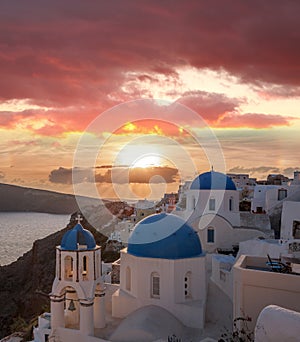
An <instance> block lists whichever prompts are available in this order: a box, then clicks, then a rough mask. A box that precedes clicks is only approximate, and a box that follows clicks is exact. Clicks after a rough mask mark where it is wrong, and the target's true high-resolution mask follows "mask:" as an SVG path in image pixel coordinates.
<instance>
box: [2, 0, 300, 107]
mask: <svg viewBox="0 0 300 342" xmlns="http://www.w3.org/2000/svg"><path fill="white" fill-rule="evenodd" d="M299 10H300V3H299V2H297V1H291V0H290V1H289V0H287V1H284V2H283V1H279V0H275V1H272V6H270V5H269V4H268V3H265V2H262V1H259V0H252V1H243V2H240V1H238V0H231V1H221V2H220V1H217V0H212V1H209V2H199V1H196V0H195V1H189V2H188V3H185V2H182V1H179V0H177V1H167V2H164V3H161V2H159V1H151V2H145V1H138V0H135V1H130V2H123V1H116V2H102V1H83V0H75V1H73V2H72V7H71V8H70V6H69V3H68V2H64V1H57V0H54V1H52V2H51V5H49V6H44V5H43V4H42V3H41V2H39V1H38V0H28V1H26V5H25V4H23V3H22V2H20V1H17V0H11V1H6V2H1V5H0V32H1V34H0V45H1V54H0V71H1V75H2V77H1V80H0V90H1V91H0V93H1V97H2V99H12V98H19V99H26V98H29V99H32V100H33V101H34V102H35V103H37V104H40V105H41V104H43V105H45V106H53V105H55V107H57V106H59V105H61V106H66V105H76V104H81V105H82V104H91V103H93V104H94V103H96V102H98V103H99V102H102V103H105V102H106V103H107V102H108V99H107V94H110V93H113V92H115V91H116V90H119V88H120V87H121V86H122V84H123V83H124V82H125V81H127V75H128V73H130V72H132V71H135V72H137V73H138V76H137V79H139V80H145V78H148V79H151V80H152V81H153V80H155V79H156V75H164V76H166V77H173V78H176V75H177V71H176V70H177V69H178V68H180V67H183V66H193V67H196V68H199V69H204V68H206V69H211V70H226V71H227V72H229V73H230V74H233V75H235V76H237V77H239V78H240V79H241V80H243V81H244V82H250V83H254V84H259V83H261V84H264V85H265V84H266V83H270V84H281V85H293V86H299V85H300V78H299V58H300V48H299V44H298V42H299V32H300V30H299V16H298V13H299Z"/></svg>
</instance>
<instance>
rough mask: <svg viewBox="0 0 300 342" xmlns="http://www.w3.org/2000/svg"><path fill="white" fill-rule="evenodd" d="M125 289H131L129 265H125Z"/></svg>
mask: <svg viewBox="0 0 300 342" xmlns="http://www.w3.org/2000/svg"><path fill="white" fill-rule="evenodd" d="M126 290H127V291H131V269H130V267H129V266H127V267H126Z"/></svg>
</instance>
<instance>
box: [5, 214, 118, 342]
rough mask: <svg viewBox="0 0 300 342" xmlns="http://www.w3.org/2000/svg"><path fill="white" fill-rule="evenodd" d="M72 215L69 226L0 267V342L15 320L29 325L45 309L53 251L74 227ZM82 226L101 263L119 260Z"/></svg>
mask: <svg viewBox="0 0 300 342" xmlns="http://www.w3.org/2000/svg"><path fill="white" fill-rule="evenodd" d="M76 215H77V213H74V214H73V215H72V216H71V220H70V223H69V225H68V226H67V227H66V228H65V229H63V230H61V231H59V232H56V233H54V234H52V235H50V236H48V237H46V238H44V239H41V240H37V241H35V242H34V244H33V248H32V249H31V250H30V251H29V252H27V253H26V254H24V255H23V256H22V257H20V258H19V259H18V260H17V261H15V262H13V263H12V264H10V265H7V266H2V267H0V338H1V337H4V336H6V335H9V334H10V333H12V332H13V331H12V330H13V329H14V328H13V327H12V325H14V326H15V322H16V320H20V319H24V320H25V322H27V323H28V322H29V321H30V320H31V319H32V318H34V317H36V316H37V315H39V314H40V313H41V312H43V311H44V309H45V307H46V306H48V305H49V298H48V297H47V296H44V295H41V293H46V294H48V293H50V292H51V287H52V283H53V280H54V275H55V247H56V246H57V245H59V244H60V242H61V239H62V236H63V235H64V233H65V232H66V231H67V230H68V229H71V228H73V226H74V225H75V224H76V221H75V219H74V218H75V216H76ZM82 225H83V226H84V227H85V228H86V229H89V230H90V231H91V232H92V233H93V235H94V237H95V240H96V243H97V244H98V245H100V246H102V260H104V261H105V262H111V261H114V260H116V259H118V258H119V253H118V252H117V251H106V250H105V247H106V240H107V237H106V236H104V235H102V234H101V233H99V232H98V231H97V230H95V229H94V228H93V227H92V226H91V225H90V224H89V223H88V222H87V221H85V220H84V221H83V222H82Z"/></svg>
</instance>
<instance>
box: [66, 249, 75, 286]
mask: <svg viewBox="0 0 300 342" xmlns="http://www.w3.org/2000/svg"><path fill="white" fill-rule="evenodd" d="M65 280H69V281H71V280H73V258H72V257H71V256H70V255H67V256H66V257H65Z"/></svg>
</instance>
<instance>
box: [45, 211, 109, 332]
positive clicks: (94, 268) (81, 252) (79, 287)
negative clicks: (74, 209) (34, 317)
mask: <svg viewBox="0 0 300 342" xmlns="http://www.w3.org/2000/svg"><path fill="white" fill-rule="evenodd" d="M76 220H77V224H76V225H75V227H74V228H73V229H71V230H69V231H67V232H66V233H65V235H64V236H63V238H62V240H61V245H60V246H57V247H56V275H55V279H54V282H53V286H52V292H51V294H50V300H51V329H52V333H54V331H55V329H56V328H58V327H65V328H69V329H79V330H80V332H81V334H83V335H89V336H93V335H94V329H95V328H104V327H105V307H104V296H105V292H104V286H103V281H102V278H101V247H99V246H97V245H96V242H95V239H94V237H93V235H92V233H91V232H90V231H88V230H86V229H84V228H83V227H82V225H81V223H80V221H82V220H83V219H82V218H81V217H80V215H78V216H77V218H76Z"/></svg>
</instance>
